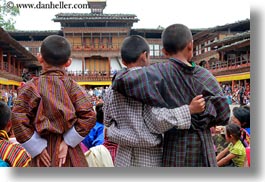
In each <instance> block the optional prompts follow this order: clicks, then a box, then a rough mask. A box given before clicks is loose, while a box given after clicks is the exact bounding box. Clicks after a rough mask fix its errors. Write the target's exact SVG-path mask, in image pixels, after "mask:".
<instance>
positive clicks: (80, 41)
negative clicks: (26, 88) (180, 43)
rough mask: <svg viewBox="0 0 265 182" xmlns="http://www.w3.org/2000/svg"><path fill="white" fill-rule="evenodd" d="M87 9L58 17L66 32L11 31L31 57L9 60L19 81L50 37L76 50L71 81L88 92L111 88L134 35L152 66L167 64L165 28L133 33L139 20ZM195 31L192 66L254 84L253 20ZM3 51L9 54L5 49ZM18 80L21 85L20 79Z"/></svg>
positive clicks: (94, 3)
mask: <svg viewBox="0 0 265 182" xmlns="http://www.w3.org/2000/svg"><path fill="white" fill-rule="evenodd" d="M88 4H89V7H90V9H91V12H90V13H60V14H56V15H55V18H54V19H53V21H54V22H59V23H60V24H61V30H58V31H19V30H16V31H9V32H8V33H9V34H10V36H11V37H12V38H13V39H15V40H16V41H17V42H19V44H21V45H22V46H24V49H23V50H24V52H23V53H25V54H26V52H27V54H26V55H27V56H28V57H26V58H27V59H26V58H23V59H22V57H19V59H18V58H16V60H17V61H18V60H20V63H17V61H9V62H8V60H9V59H10V60H13V59H11V58H9V59H8V58H4V60H5V61H4V63H6V64H11V65H15V68H16V69H18V67H19V66H18V65H21V66H20V67H19V68H20V71H18V70H16V73H15V72H14V71H13V72H14V74H15V75H17V77H19V76H20V75H19V74H21V69H22V67H24V66H29V65H30V66H33V65H34V64H28V65H27V64H26V62H27V61H28V62H29V63H32V62H35V57H34V56H29V55H31V54H30V53H28V51H29V52H31V53H32V54H33V55H36V54H37V53H38V52H39V51H40V45H41V41H42V40H43V39H45V38H46V37H47V36H49V35H61V36H64V37H66V38H67V39H68V40H69V42H70V43H71V45H72V55H71V56H72V58H73V62H72V64H71V66H70V67H69V68H67V72H68V75H69V76H71V77H73V79H75V80H76V81H77V82H78V83H79V84H80V85H83V86H85V87H95V86H104V85H110V84H111V79H112V75H113V74H114V73H115V72H117V71H118V70H120V69H121V68H122V67H123V65H122V61H121V56H120V47H121V43H122V41H123V39H124V38H125V37H127V36H129V35H141V36H143V37H145V38H146V39H147V41H148V43H149V46H150V56H151V63H155V62H161V61H166V59H165V58H164V56H163V54H162V51H161V50H162V42H161V34H162V31H163V28H162V27H158V28H157V29H133V28H132V27H133V24H134V23H137V22H138V21H139V19H138V18H137V16H136V15H134V14H105V13H103V11H104V8H105V7H106V1H104V0H100V1H98V0H88ZM172 23H175V22H172ZM191 31H192V34H193V36H194V57H193V60H194V61H195V62H196V64H198V65H201V66H203V67H206V68H207V69H209V70H211V72H212V73H213V74H214V75H215V76H216V78H217V80H218V81H220V82H231V83H232V84H234V82H235V80H242V82H243V83H245V82H249V79H250V71H249V70H250V56H249V55H250V20H244V21H239V22H236V23H232V24H227V25H223V26H218V27H214V28H207V29H192V30H191ZM17 44H18V43H17ZM0 48H1V45H0ZM3 49H5V50H4V51H5V52H6V51H7V48H6V46H4V47H3V48H2V50H3ZM18 50H19V49H18ZM2 52H3V51H2ZM12 53H13V52H12ZM2 54H3V53H2ZM13 54H14V53H13ZM0 56H1V49H0ZM2 57H3V56H2ZM9 57H10V56H9ZM22 61H23V62H22ZM15 62H16V63H15ZM0 63H1V62H0ZM0 68H1V65H0ZM35 68H36V69H35V71H36V70H37V72H39V70H40V68H39V66H38V65H37V64H35ZM1 70H2V69H1ZM11 70H12V69H11ZM11 70H10V71H11ZM13 72H10V74H12V73H13ZM18 72H19V73H18ZM36 74H37V73H36ZM0 77H1V75H0ZM14 80H17V81H19V79H18V78H17V79H14ZM0 84H1V82H0Z"/></svg>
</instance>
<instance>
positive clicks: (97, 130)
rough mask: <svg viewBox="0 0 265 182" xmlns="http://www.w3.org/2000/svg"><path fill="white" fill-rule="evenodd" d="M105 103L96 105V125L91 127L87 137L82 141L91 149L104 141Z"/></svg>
mask: <svg viewBox="0 0 265 182" xmlns="http://www.w3.org/2000/svg"><path fill="white" fill-rule="evenodd" d="M102 107H103V103H99V104H97V105H96V113H97V122H96V125H95V126H94V127H93V128H92V129H91V131H90V132H89V134H88V135H87V136H86V137H85V139H84V140H83V141H82V143H83V144H84V145H85V146H86V147H87V149H90V148H91V147H95V146H97V145H101V144H103V142H104V134H103V130H104V125H103V110H102Z"/></svg>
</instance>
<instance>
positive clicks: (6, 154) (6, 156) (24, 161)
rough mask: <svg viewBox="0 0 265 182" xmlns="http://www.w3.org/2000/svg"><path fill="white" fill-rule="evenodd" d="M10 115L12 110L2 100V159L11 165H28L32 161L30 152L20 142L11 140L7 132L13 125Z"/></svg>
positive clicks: (0, 104) (0, 156)
mask: <svg viewBox="0 0 265 182" xmlns="http://www.w3.org/2000/svg"><path fill="white" fill-rule="evenodd" d="M10 116H11V110H10V109H9V108H8V106H7V105H6V104H5V103H4V102H2V101H0V159H2V160H3V161H4V162H6V163H8V165H9V166H10V167H27V166H28V165H29V162H30V161H31V157H30V156H29V154H28V153H27V152H26V150H25V149H24V148H23V147H22V146H21V145H20V144H15V143H12V142H10V141H9V136H8V134H7V133H9V132H10V130H11V127H12V122H11V121H10Z"/></svg>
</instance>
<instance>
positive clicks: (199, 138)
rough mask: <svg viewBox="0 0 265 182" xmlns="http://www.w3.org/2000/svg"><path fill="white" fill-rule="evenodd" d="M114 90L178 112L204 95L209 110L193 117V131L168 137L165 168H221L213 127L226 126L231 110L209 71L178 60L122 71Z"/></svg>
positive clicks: (173, 130) (168, 135)
mask: <svg viewBox="0 0 265 182" xmlns="http://www.w3.org/2000/svg"><path fill="white" fill-rule="evenodd" d="M112 87H113V89H114V90H117V91H118V92H120V93H122V94H123V95H126V96H130V97H133V98H135V99H136V100H139V101H141V102H143V103H145V104H149V105H151V106H156V107H167V108H174V107H179V106H181V105H183V104H189V103H190V102H191V100H192V99H193V98H194V97H195V96H197V95H199V94H203V96H204V98H205V100H206V110H205V111H204V112H203V113H202V114H196V115H192V119H191V122H192V128H191V129H190V130H177V129H174V128H173V129H171V130H169V131H167V132H166V133H165V137H164V151H163V166H175V167H199V166H217V163H216V157H215V152H214V148H213V141H212V137H211V132H210V129H209V128H210V127H211V126H214V125H226V124H227V122H228V120H229V116H230V109H229V105H228V103H227V100H226V97H224V96H223V93H222V90H221V88H220V86H219V84H218V82H217V81H216V79H215V78H214V76H213V75H212V74H211V73H210V72H209V71H208V70H206V69H204V68H202V67H199V66H194V67H189V66H187V65H186V64H184V63H182V62H181V61H179V60H176V59H173V58H171V59H169V61H168V62H166V63H158V64H153V65H151V66H149V67H143V68H142V69H137V70H134V71H128V70H122V71H120V72H118V73H117V75H116V76H115V79H114V80H113V83H112Z"/></svg>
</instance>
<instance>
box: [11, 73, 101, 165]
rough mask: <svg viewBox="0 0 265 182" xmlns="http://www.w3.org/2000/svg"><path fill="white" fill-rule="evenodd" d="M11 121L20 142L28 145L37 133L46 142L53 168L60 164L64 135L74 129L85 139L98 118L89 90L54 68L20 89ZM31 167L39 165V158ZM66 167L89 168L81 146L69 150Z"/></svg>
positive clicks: (34, 160)
mask: <svg viewBox="0 0 265 182" xmlns="http://www.w3.org/2000/svg"><path fill="white" fill-rule="evenodd" d="M12 121H13V129H14V133H15V136H16V138H17V141H18V142H20V143H22V144H23V143H24V144H25V143H26V142H27V141H28V140H29V139H31V138H32V137H33V134H34V132H36V133H37V134H38V135H39V136H40V137H41V139H45V140H46V141H47V148H46V149H47V151H48V154H49V155H50V157H51V166H53V167H55V166H58V164H59V159H58V153H59V146H60V143H61V142H62V140H63V139H64V138H63V136H64V134H65V133H66V132H68V131H69V130H70V129H71V128H74V129H75V130H76V132H77V133H78V134H79V135H80V137H85V136H86V135H87V134H88V133H89V131H90V130H91V129H92V128H93V127H94V125H95V122H96V118H95V112H94V111H93V108H92V104H91V103H90V99H89V98H88V95H87V93H86V91H85V90H84V89H83V88H82V87H80V86H79V85H78V84H77V83H76V82H75V81H73V80H72V79H71V78H69V77H67V76H66V74H65V72H64V71H63V70H59V69H58V70H57V69H54V70H48V71H46V72H44V73H43V74H42V75H41V76H40V77H39V78H34V79H32V80H31V81H29V82H27V83H26V84H25V85H24V86H23V87H22V88H20V89H19V93H18V98H17V100H16V101H15V104H14V108H13V113H12ZM25 148H26V147H25ZM26 149H27V148H26ZM41 165H43V164H41ZM32 166H36V158H33V160H32ZM63 166H64V167H72V166H73V167H87V166H88V165H87V162H86V159H85V156H84V154H83V152H82V150H81V147H80V145H79V144H78V145H76V146H75V147H70V146H69V147H68V153H67V158H66V162H65V164H64V165H63Z"/></svg>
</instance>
